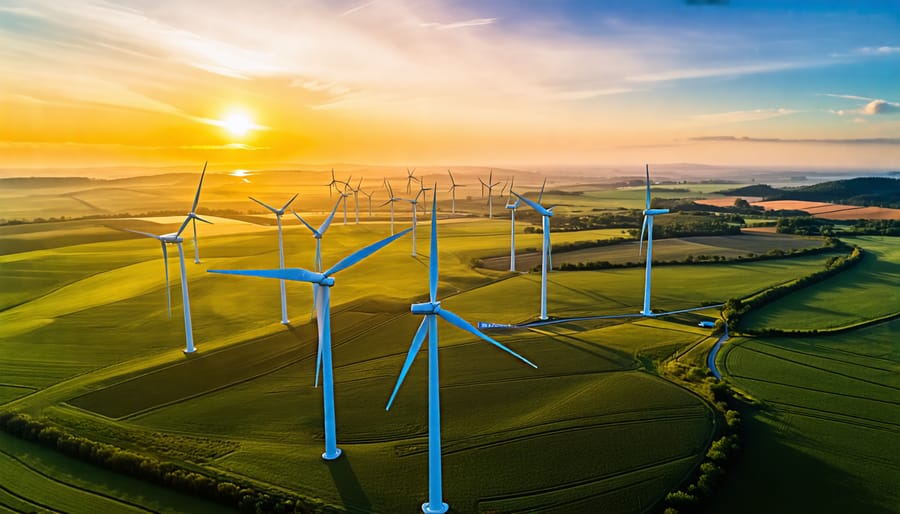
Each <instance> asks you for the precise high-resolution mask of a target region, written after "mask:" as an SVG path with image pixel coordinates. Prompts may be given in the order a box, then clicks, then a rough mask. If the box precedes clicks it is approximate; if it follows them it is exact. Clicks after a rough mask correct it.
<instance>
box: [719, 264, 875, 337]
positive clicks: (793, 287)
mask: <svg viewBox="0 0 900 514" xmlns="http://www.w3.org/2000/svg"><path fill="white" fill-rule="evenodd" d="M864 255H865V253H864V252H863V250H862V248H860V247H858V246H854V247H853V250H852V251H851V252H850V254H849V255H846V256H841V257H837V256H835V257H832V258H829V259H828V260H827V261H826V262H825V269H823V270H820V271H816V272H814V273H811V274H809V275H806V276H805V277H801V278H798V279H797V280H794V281H792V282H790V283H788V284H783V285H780V286H775V287H772V288H769V289H766V290H765V291H762V292H760V293H757V294H755V295H753V296H751V297H749V298H745V299H740V298H730V299H729V300H728V301H726V302H725V305H724V306H723V307H722V317H723V318H724V319H725V322H726V323H727V324H728V328H729V330H731V331H737V330H738V329H739V327H740V322H741V317H742V316H743V315H744V314H746V313H747V312H749V311H750V310H751V309H755V308H759V307H761V306H763V305H766V304H767V303H770V302H773V301H775V300H777V299H779V298H783V297H785V296H787V295H789V294H790V293H793V292H794V291H798V290H800V289H803V288H805V287H809V286H811V285H813V284H815V283H818V282H821V281H823V280H825V279H826V278H829V277H831V276H833V275H836V274H838V273H840V272H842V271H844V270H846V269H849V268H851V267H853V266H855V265H857V264H858V263H859V262H860V261H862V259H863V256H864ZM777 332H778V333H784V334H787V333H789V331H777ZM745 333H747V334H755V333H756V332H753V331H746V332H745ZM769 333H771V334H773V335H775V332H772V331H771V330H770V331H769Z"/></svg>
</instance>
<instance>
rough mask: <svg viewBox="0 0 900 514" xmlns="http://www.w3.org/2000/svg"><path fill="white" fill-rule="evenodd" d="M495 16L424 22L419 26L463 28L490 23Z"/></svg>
mask: <svg viewBox="0 0 900 514" xmlns="http://www.w3.org/2000/svg"><path fill="white" fill-rule="evenodd" d="M496 21H497V18H476V19H474V20H465V21H456V22H453V23H436V22H424V23H420V24H419V26H420V27H429V28H436V29H438V30H450V29H463V28H466V27H478V26H481V25H491V24H492V23H496Z"/></svg>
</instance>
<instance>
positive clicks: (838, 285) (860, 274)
mask: <svg viewBox="0 0 900 514" xmlns="http://www.w3.org/2000/svg"><path fill="white" fill-rule="evenodd" d="M845 240H846V241H847V242H848V243H850V244H858V245H860V246H862V247H863V249H864V250H865V251H866V255H865V257H864V258H863V261H862V262H860V263H859V264H858V265H856V266H854V267H853V268H851V269H849V270H847V271H845V272H843V273H840V274H838V275H836V276H834V277H831V278H829V279H827V280H825V281H823V282H820V283H817V284H814V285H812V286H810V287H807V288H805V289H803V290H801V291H797V292H795V293H793V294H791V295H790V296H788V297H786V298H784V299H781V300H778V301H775V302H772V303H770V304H768V305H765V306H763V307H762V308H760V309H757V310H754V311H752V312H750V313H749V314H748V315H747V316H745V318H744V319H743V320H742V322H741V324H742V326H746V327H748V328H752V329H755V330H759V329H765V328H778V329H786V330H797V329H802V330H809V329H823V328H833V327H840V326H845V325H850V324H854V323H859V322H861V321H865V320H870V319H874V318H878V317H881V316H885V315H889V314H893V313H896V312H898V310H900V293H898V290H897V287H896V284H897V283H898V282H900V246H898V245H897V240H896V238H891V237H879V236H864V237H856V238H845Z"/></svg>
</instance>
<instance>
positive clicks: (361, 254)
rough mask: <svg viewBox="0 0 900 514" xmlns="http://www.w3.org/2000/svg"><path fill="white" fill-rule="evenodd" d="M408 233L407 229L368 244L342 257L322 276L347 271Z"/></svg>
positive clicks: (409, 230) (409, 229)
mask: <svg viewBox="0 0 900 514" xmlns="http://www.w3.org/2000/svg"><path fill="white" fill-rule="evenodd" d="M410 232H412V228H408V229H406V230H404V231H402V232H397V233H396V234H394V235H392V236H390V237H388V238H385V239H382V240H381V241H378V242H377V243H373V244H370V245H369V246H367V247H365V248H363V249H361V250H357V251H356V252H354V253H351V254H350V255H348V256H347V257H344V258H343V259H341V260H339V261H338V263H337V264H335V265H334V266H332V267H331V269H329V270H328V271H326V272H325V273H324V275H325V276H326V277H327V276H330V275H334V274H335V273H337V272H339V271H341V270H344V269H347V268H349V267H350V266H353V265H354V264H356V263H358V262H359V261H361V260H363V259H365V258H366V257H368V256H370V255H372V254H373V253H375V252H377V251H378V250H381V249H382V248H384V247H385V246H387V245H389V244H391V243H393V242H394V241H396V240H397V239H400V238H401V237H403V236H405V235H406V234H408V233H410Z"/></svg>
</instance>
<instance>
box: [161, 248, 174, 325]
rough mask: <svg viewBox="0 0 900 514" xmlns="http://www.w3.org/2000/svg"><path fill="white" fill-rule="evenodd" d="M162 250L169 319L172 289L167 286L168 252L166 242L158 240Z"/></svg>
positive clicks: (170, 316)
mask: <svg viewBox="0 0 900 514" xmlns="http://www.w3.org/2000/svg"><path fill="white" fill-rule="evenodd" d="M159 244H161V245H162V251H163V266H165V267H166V307H167V308H168V309H169V319H172V290H171V289H170V288H169V253H168V251H167V250H166V242H165V241H160V242H159Z"/></svg>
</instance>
